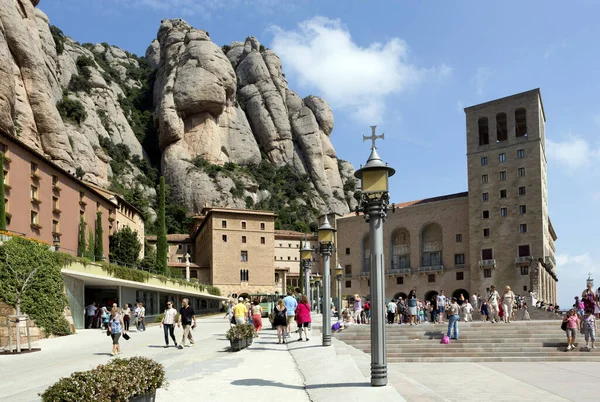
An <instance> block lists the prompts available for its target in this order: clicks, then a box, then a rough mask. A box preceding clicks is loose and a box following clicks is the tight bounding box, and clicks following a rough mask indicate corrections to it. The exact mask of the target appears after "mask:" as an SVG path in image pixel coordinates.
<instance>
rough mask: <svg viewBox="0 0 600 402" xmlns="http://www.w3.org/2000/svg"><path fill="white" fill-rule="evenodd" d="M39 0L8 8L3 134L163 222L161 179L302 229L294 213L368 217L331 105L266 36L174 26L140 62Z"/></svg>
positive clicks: (19, 0) (0, 77)
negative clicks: (54, 20) (358, 204)
mask: <svg viewBox="0 0 600 402" xmlns="http://www.w3.org/2000/svg"><path fill="white" fill-rule="evenodd" d="M38 2H39V0H0V23H1V26H0V129H1V130H3V131H5V132H8V133H12V134H14V135H16V136H18V137H19V138H20V139H21V140H22V141H24V142H26V143H27V144H28V145H30V146H32V147H35V148H37V149H38V150H39V151H41V152H43V153H44V154H46V155H47V156H48V157H49V158H50V159H52V160H54V161H55V162H57V163H59V164H60V165H62V166H63V167H65V168H66V169H68V170H71V171H72V172H73V173H74V174H76V175H78V176H79V177H82V178H83V179H85V180H88V181H91V182H93V183H96V184H98V185H101V186H104V187H111V188H112V189H113V190H116V191H119V192H122V193H124V194H125V196H126V198H128V199H129V200H130V201H131V202H133V203H134V204H136V205H138V206H140V207H141V208H143V209H145V210H146V212H147V215H148V217H149V218H152V216H153V214H154V212H153V210H152V209H153V208H152V206H153V204H154V202H155V200H154V199H155V197H156V192H155V186H156V178H157V177H158V174H157V171H160V172H161V173H162V174H163V175H164V176H165V180H166V182H167V184H168V185H169V188H170V192H171V199H172V201H173V202H175V203H178V204H181V205H183V206H184V207H185V208H186V210H187V211H188V212H190V213H197V212H199V211H200V210H201V209H202V207H204V206H206V205H213V206H232V207H247V208H270V209H277V212H278V213H283V215H286V214H287V215H290V216H289V217H288V218H289V219H288V220H289V221H290V224H289V225H286V226H287V227H294V228H296V229H302V228H303V227H302V225H298V224H297V223H298V222H296V221H297V218H295V217H294V216H292V215H296V214H301V215H303V216H304V215H307V214H308V215H309V217H310V218H314V215H316V214H318V213H322V212H325V211H334V212H338V213H345V212H347V211H348V210H349V209H350V208H353V207H354V205H355V200H354V198H353V195H354V191H355V180H354V179H353V172H354V169H353V167H352V166H351V165H350V164H349V163H348V162H345V161H342V160H339V159H338V158H337V156H336V153H335V150H334V148H333V146H332V144H331V141H330V138H329V136H330V135H331V132H332V129H333V123H334V118H333V113H332V111H331V109H330V107H329V105H328V104H327V102H326V101H325V100H323V99H321V98H319V97H316V96H308V97H306V98H304V99H302V98H300V97H299V96H298V95H297V94H296V93H295V92H293V91H292V90H290V89H289V88H288V84H287V81H286V78H285V74H283V70H282V65H281V61H280V59H279V57H278V56H277V55H276V54H275V53H274V52H273V51H271V50H269V49H266V48H265V47H264V46H263V45H261V44H260V43H259V41H258V40H257V39H256V38H254V37H249V38H247V39H246V41H245V42H244V43H242V42H233V43H231V44H230V45H225V46H222V47H219V46H218V45H216V44H215V43H214V42H212V41H211V39H210V36H209V34H208V32H206V31H202V30H199V29H195V28H192V27H191V26H190V25H188V24H187V23H186V22H185V21H183V20H181V19H172V20H163V21H162V22H161V25H160V28H159V30H158V35H157V38H156V39H155V40H154V41H152V43H151V44H150V46H149V47H148V50H147V51H146V55H145V57H138V56H135V55H133V54H131V53H129V52H127V51H124V50H121V49H119V48H118V47H115V46H110V45H108V44H106V43H103V44H89V43H84V44H79V43H77V42H75V41H73V40H72V39H70V38H68V37H67V36H65V35H64V34H63V33H62V31H61V30H60V29H58V28H57V27H54V26H51V25H49V21H48V18H47V17H46V15H45V14H44V13H43V12H42V11H41V10H40V9H38V8H36V6H37V4H38ZM281 208H284V209H285V208H287V210H285V211H283V210H280V209H281ZM302 219H305V217H303V218H301V220H302Z"/></svg>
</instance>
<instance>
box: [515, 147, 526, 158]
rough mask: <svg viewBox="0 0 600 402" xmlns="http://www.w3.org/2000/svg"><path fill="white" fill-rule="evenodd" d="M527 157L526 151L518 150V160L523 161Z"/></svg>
mask: <svg viewBox="0 0 600 402" xmlns="http://www.w3.org/2000/svg"><path fill="white" fill-rule="evenodd" d="M524 157H525V150H524V149H518V150H517V159H523V158H524Z"/></svg>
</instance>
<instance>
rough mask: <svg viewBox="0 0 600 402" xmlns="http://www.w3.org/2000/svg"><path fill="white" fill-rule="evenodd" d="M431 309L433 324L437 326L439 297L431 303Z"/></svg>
mask: <svg viewBox="0 0 600 402" xmlns="http://www.w3.org/2000/svg"><path fill="white" fill-rule="evenodd" d="M429 307H430V309H431V323H432V324H437V322H438V304H437V296H433V297H432V298H431V301H430V302H429Z"/></svg>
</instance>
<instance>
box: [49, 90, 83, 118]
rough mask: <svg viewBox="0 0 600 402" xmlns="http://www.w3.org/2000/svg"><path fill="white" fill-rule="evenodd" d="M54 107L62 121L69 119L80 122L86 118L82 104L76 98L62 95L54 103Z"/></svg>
mask: <svg viewBox="0 0 600 402" xmlns="http://www.w3.org/2000/svg"><path fill="white" fill-rule="evenodd" d="M56 109H57V110H58V113H59V114H60V117H61V118H62V119H63V121H71V122H73V123H77V124H81V122H82V121H84V120H85V119H87V113H86V111H85V108H84V107H83V104H82V103H81V102H80V101H78V100H76V99H71V98H69V97H67V96H66V95H63V97H62V99H61V100H59V101H58V102H57V103H56Z"/></svg>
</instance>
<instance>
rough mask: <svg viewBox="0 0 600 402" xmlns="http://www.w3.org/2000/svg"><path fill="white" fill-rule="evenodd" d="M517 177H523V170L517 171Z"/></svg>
mask: <svg viewBox="0 0 600 402" xmlns="http://www.w3.org/2000/svg"><path fill="white" fill-rule="evenodd" d="M517 176H519V177H525V168H519V170H517Z"/></svg>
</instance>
